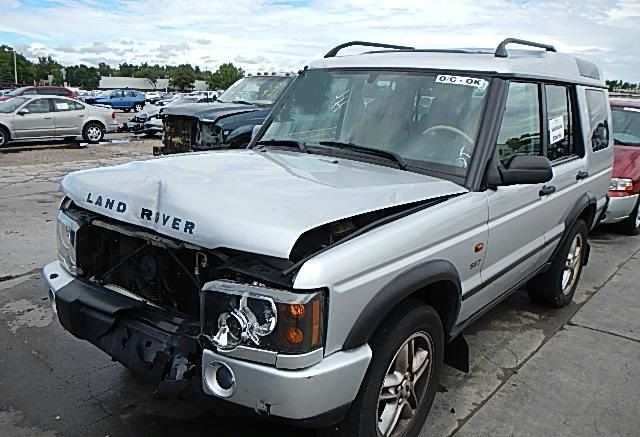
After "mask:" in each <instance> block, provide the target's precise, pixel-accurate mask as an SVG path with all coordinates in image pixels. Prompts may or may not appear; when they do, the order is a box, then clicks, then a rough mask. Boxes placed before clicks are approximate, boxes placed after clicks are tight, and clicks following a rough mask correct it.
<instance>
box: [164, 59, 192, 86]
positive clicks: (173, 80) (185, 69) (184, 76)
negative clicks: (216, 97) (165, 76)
mask: <svg viewBox="0 0 640 437" xmlns="http://www.w3.org/2000/svg"><path fill="white" fill-rule="evenodd" d="M195 81H196V73H195V71H194V70H193V67H192V66H191V65H189V64H182V65H179V66H178V67H176V68H174V69H172V71H171V73H170V78H169V86H170V87H172V88H176V89H179V90H186V89H191V88H193V84H194V83H195Z"/></svg>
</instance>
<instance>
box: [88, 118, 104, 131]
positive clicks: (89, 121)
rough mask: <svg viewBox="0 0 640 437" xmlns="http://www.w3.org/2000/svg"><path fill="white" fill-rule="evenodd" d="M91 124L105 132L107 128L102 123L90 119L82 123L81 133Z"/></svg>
mask: <svg viewBox="0 0 640 437" xmlns="http://www.w3.org/2000/svg"><path fill="white" fill-rule="evenodd" d="M91 123H93V124H97V125H99V126H100V127H101V128H102V130H103V131H106V130H107V126H106V125H105V124H104V123H103V122H102V121H100V120H98V119H96V118H91V119H89V120H87V121H86V122H85V123H84V126H82V133H84V131H85V129H86V128H87V126H89V125H90V124H91Z"/></svg>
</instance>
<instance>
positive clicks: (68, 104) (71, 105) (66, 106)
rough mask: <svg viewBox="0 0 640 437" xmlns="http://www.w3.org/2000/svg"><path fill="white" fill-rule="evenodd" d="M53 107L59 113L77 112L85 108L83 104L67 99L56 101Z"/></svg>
mask: <svg viewBox="0 0 640 437" xmlns="http://www.w3.org/2000/svg"><path fill="white" fill-rule="evenodd" d="M53 105H54V106H55V108H56V111H58V112H65V111H77V110H80V109H84V106H82V104H80V103H78V102H74V101H73V100H66V99H54V100H53Z"/></svg>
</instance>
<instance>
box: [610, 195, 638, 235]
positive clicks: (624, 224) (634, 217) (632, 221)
mask: <svg viewBox="0 0 640 437" xmlns="http://www.w3.org/2000/svg"><path fill="white" fill-rule="evenodd" d="M638 208H640V199H638V201H637V202H636V206H634V207H633V211H631V214H630V215H629V217H627V218H626V219H624V220H623V221H621V222H620V223H618V224H617V225H616V230H617V231H618V232H620V233H621V234H625V235H638V234H639V233H640V211H638Z"/></svg>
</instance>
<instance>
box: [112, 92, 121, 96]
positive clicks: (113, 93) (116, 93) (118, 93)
mask: <svg viewBox="0 0 640 437" xmlns="http://www.w3.org/2000/svg"><path fill="white" fill-rule="evenodd" d="M111 97H123V93H122V91H114V92H112V93H111Z"/></svg>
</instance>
